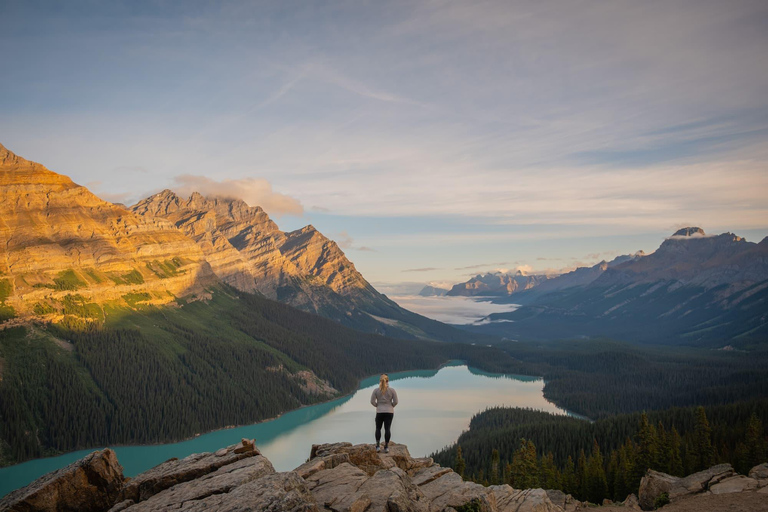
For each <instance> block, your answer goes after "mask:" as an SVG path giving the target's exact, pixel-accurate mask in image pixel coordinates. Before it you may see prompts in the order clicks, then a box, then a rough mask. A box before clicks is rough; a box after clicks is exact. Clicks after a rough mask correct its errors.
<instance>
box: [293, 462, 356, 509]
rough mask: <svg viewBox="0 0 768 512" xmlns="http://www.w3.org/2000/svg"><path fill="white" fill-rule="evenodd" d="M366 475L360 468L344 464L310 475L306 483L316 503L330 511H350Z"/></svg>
mask: <svg viewBox="0 0 768 512" xmlns="http://www.w3.org/2000/svg"><path fill="white" fill-rule="evenodd" d="M368 478H369V477H368V474H367V473H365V472H364V471H363V470H361V469H360V468H358V467H356V466H353V465H352V464H350V463H348V462H344V463H342V464H340V465H338V466H336V467H335V468H331V469H325V470H323V471H318V472H316V473H314V474H313V475H310V476H309V477H308V478H307V479H306V481H307V486H308V488H309V489H310V490H311V491H312V495H313V496H314V497H315V500H316V501H317V503H318V504H319V505H320V506H321V507H323V506H325V507H328V508H331V510H337V511H341V510H351V507H352V505H353V504H354V502H355V501H356V499H357V498H355V497H354V496H355V495H356V493H357V490H358V489H359V488H360V486H361V485H363V483H364V482H365V481H366V480H368Z"/></svg>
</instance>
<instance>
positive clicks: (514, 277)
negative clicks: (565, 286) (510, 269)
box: [448, 270, 549, 297]
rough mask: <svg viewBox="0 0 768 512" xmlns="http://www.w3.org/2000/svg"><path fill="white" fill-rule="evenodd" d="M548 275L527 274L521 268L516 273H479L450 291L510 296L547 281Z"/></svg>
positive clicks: (466, 294) (450, 293)
mask: <svg viewBox="0 0 768 512" xmlns="http://www.w3.org/2000/svg"><path fill="white" fill-rule="evenodd" d="M548 279H549V276H546V275H525V274H523V273H522V272H520V271H519V270H518V271H517V272H516V273H514V274H507V273H502V272H492V273H488V274H484V275H481V274H478V275H476V276H475V277H473V278H472V279H470V280H469V281H467V282H466V283H459V284H457V285H454V287H453V288H451V289H450V291H448V295H450V296H464V297H478V296H482V297H496V296H501V297H503V296H508V295H512V294H514V293H519V292H522V291H524V290H530V289H531V288H534V287H536V286H538V285H540V284H541V283H543V282H545V281H547V280H548Z"/></svg>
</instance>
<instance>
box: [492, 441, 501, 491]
mask: <svg viewBox="0 0 768 512" xmlns="http://www.w3.org/2000/svg"><path fill="white" fill-rule="evenodd" d="M499 483H500V482H499V450H497V449H496V448H494V449H493V452H492V453H491V485H499Z"/></svg>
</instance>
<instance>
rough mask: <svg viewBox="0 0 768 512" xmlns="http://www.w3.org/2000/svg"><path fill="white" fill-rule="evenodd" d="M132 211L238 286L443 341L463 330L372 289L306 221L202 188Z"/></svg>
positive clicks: (358, 324) (154, 199)
mask: <svg viewBox="0 0 768 512" xmlns="http://www.w3.org/2000/svg"><path fill="white" fill-rule="evenodd" d="M131 211H132V212H134V213H135V214H137V215H139V216H141V217H143V218H145V219H162V220H163V221H167V222H170V223H172V224H173V225H174V226H176V227H177V228H178V229H179V230H181V231H183V232H184V233H185V234H187V235H188V236H189V237H190V238H192V239H193V240H194V241H195V242H197V244H198V246H199V247H200V250H201V251H202V252H203V254H204V255H205V257H206V259H207V260H208V262H209V263H210V265H211V267H212V269H213V272H214V273H215V274H216V275H217V276H218V277H219V278H220V279H221V280H222V281H224V282H226V283H227V284H229V285H231V286H234V287H235V288H237V289H238V290H241V291H247V292H258V293H260V294H262V295H264V296H265V297H267V298H270V299H273V300H278V301H280V302H283V303H285V304H289V305H291V306H294V307H296V308H299V309H301V310H304V311H308V312H310V313H316V314H319V315H322V316H325V317H328V318H331V319H333V320H336V321H338V322H341V323H342V324H344V325H347V326H350V327H353V328H356V329H361V330H365V331H369V332H377V333H379V334H387V335H391V336H398V337H405V338H414V337H415V338H435V339H442V340H445V339H448V340H451V339H454V340H456V339H459V338H460V336H462V334H461V333H459V332H458V331H455V330H454V329H452V328H450V327H447V326H444V325H443V324H439V323H438V322H434V321H432V320H429V319H427V318H425V317H421V316H419V315H416V314H415V313H412V312H410V311H407V310H405V309H403V308H401V307H400V306H399V305H397V304H396V303H395V302H393V301H392V300H390V299H389V298H387V297H386V296H385V295H383V294H381V293H379V292H378V291H376V289H375V288H374V287H373V286H371V285H370V283H368V281H366V280H365V278H364V277H363V276H362V275H361V274H360V272H358V271H357V269H355V265H354V264H353V263H352V262H351V261H349V259H347V257H346V256H345V254H344V252H343V251H342V250H341V248H340V247H339V246H338V244H336V242H334V241H333V240H330V239H328V238H327V237H325V236H324V235H323V234H322V233H320V232H319V231H318V230H317V229H315V228H314V227H313V226H311V225H309V226H305V227H303V228H301V229H298V230H296V231H290V232H283V231H280V229H279V228H278V226H277V224H275V222H274V221H272V220H271V219H270V218H269V216H268V215H267V213H266V212H265V211H264V210H262V209H261V208H260V207H258V206H253V207H252V206H248V205H247V204H246V203H245V202H243V201H241V200H239V199H228V198H215V197H214V198H206V197H203V196H202V195H201V194H199V193H193V194H192V195H191V196H190V197H189V198H188V199H184V198H181V197H179V196H177V195H176V194H175V193H173V192H171V191H170V190H164V191H162V192H160V193H158V194H155V195H153V196H151V197H148V198H146V199H144V200H142V201H139V202H138V203H137V204H135V205H134V206H132V207H131Z"/></svg>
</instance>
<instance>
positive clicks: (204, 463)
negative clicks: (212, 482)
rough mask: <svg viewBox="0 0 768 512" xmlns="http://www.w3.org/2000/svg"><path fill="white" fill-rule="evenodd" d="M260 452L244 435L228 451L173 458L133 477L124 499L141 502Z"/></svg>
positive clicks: (126, 487)
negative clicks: (243, 437)
mask: <svg viewBox="0 0 768 512" xmlns="http://www.w3.org/2000/svg"><path fill="white" fill-rule="evenodd" d="M243 448H245V450H243ZM259 453H260V452H259V450H258V449H257V448H256V446H255V445H254V444H253V442H252V441H251V442H249V441H247V440H245V439H244V440H243V441H242V442H241V443H239V444H236V445H232V446H229V447H227V448H226V453H225V454H221V450H219V451H217V452H216V453H195V454H193V455H190V456H189V457H184V458H183V459H175V458H174V459H170V460H168V461H166V462H163V463H162V464H160V465H158V466H155V467H154V468H152V469H150V470H148V471H145V472H144V473H141V474H140V475H138V476H136V478H133V479H131V480H129V481H128V482H127V483H126V485H125V487H124V488H123V492H122V493H121V494H120V501H122V500H133V501H134V502H136V503H139V502H141V501H145V500H148V499H149V498H151V497H152V496H154V495H155V494H157V493H159V492H161V491H164V490H166V489H169V488H171V487H173V486H174V485H177V484H180V483H183V482H189V481H190V480H195V479H197V478H200V477H202V476H204V475H207V474H209V473H213V472H214V471H216V470H218V469H219V468H222V467H224V466H228V465H230V464H233V463H235V462H238V461H240V460H242V459H246V458H248V457H254V456H256V455H259Z"/></svg>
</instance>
